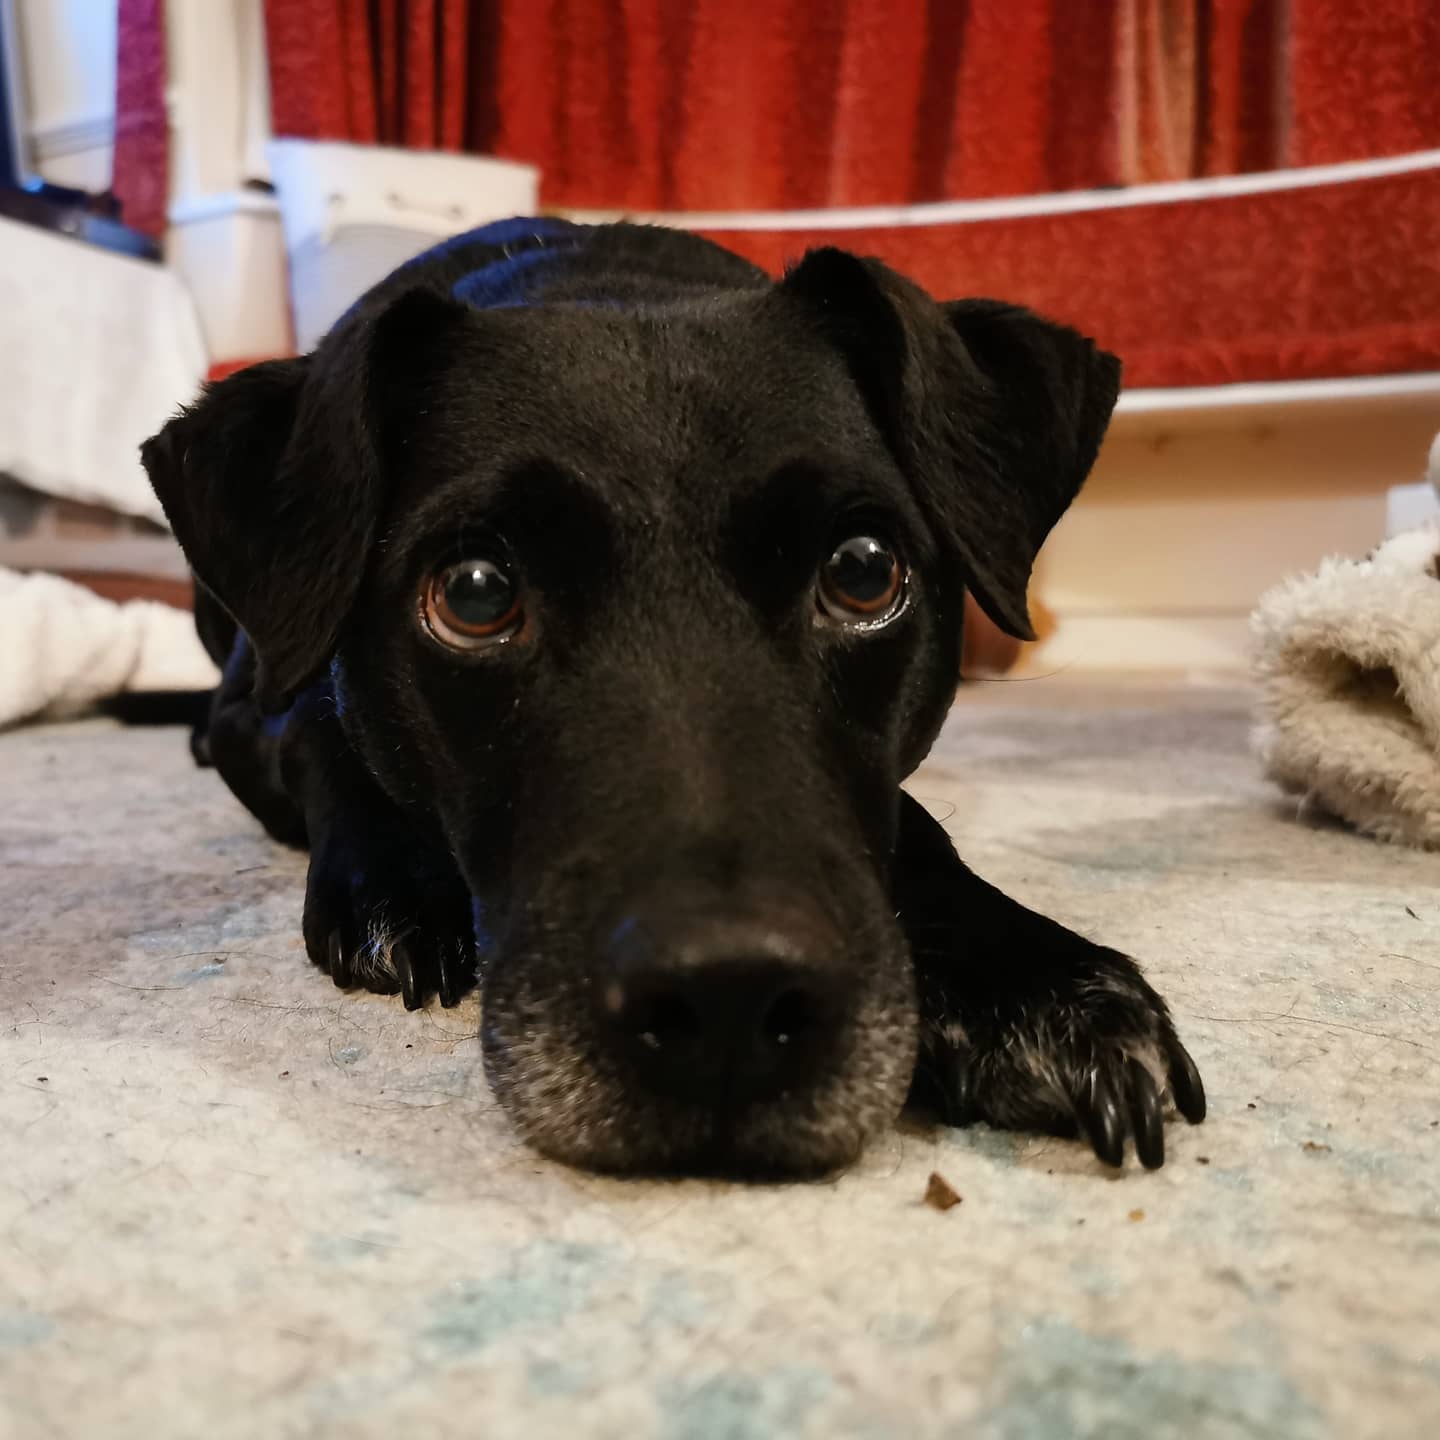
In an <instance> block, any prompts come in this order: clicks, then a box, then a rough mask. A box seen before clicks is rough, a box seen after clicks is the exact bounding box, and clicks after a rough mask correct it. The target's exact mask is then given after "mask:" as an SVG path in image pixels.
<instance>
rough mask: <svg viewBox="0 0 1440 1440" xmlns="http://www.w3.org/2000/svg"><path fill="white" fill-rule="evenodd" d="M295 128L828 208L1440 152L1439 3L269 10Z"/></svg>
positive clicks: (631, 3)
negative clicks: (1431, 148)
mask: <svg viewBox="0 0 1440 1440" xmlns="http://www.w3.org/2000/svg"><path fill="white" fill-rule="evenodd" d="M266 16H267V21H268V27H269V29H268V34H269V41H270V55H271V92H272V96H273V104H274V118H275V128H276V132H277V133H278V134H282V135H298V136H307V137H310V138H317V139H322V138H329V139H351V140H357V141H362V142H366V143H374V142H379V143H383V144H393V145H412V146H418V147H436V146H438V147H446V148H461V149H469V150H475V151H481V152H485V153H492V154H498V155H503V156H508V157H510V158H514V159H520V160H527V161H531V162H533V163H534V164H537V165H539V166H540V167H541V170H542V172H543V175H544V187H545V198H546V201H547V203H549V204H552V205H558V206H582V207H583V206H598V207H603V208H621V209H624V208H632V209H647V210H651V209H659V210H723V209H771V208H787V207H788V208H810V207H816V206H827V205H868V204H886V203H905V202H914V201H926V200H937V199H947V198H956V197H962V196H985V195H1005V194H1017V193H1030V192H1041V191H1052V190H1067V189H1075V188H1092V187H1098V186H1105V185H1116V184H1134V183H1139V182H1144V181H1153V180H1169V179H1180V178H1184V177H1187V176H1193V175H1217V174H1226V173H1233V172H1235V171H1250V170H1258V169H1268V168H1272V167H1274V166H1282V165H1308V164H1316V163H1321V162H1324V161H1331V160H1345V159H1360V158H1364V157H1367V156H1372V155H1383V154H1396V153H1401V152H1404V151H1407V150H1414V149H1421V148H1425V147H1427V146H1432V145H1440V85H1437V84H1436V83H1434V80H1433V75H1432V67H1433V57H1434V56H1435V55H1436V54H1437V53H1440V6H1437V5H1436V4H1435V3H1434V0H1385V3H1384V4H1376V5H1365V4H1359V3H1356V0H1304V3H1296V4H1291V5H1282V4H1280V3H1279V0H1106V3H1103V4H1102V3H1100V0H1033V3H1017V0H954V3H940V0H928V3H924V4H922V3H920V0H910V3H902V4H897V3H895V0H847V3H844V4H840V3H837V0H266Z"/></svg>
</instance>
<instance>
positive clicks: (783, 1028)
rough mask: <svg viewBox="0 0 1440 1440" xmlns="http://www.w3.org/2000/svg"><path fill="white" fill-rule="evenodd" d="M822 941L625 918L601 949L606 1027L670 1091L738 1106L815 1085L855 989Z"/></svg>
mask: <svg viewBox="0 0 1440 1440" xmlns="http://www.w3.org/2000/svg"><path fill="white" fill-rule="evenodd" d="M817 938H818V937H817V936H816V935H814V934H812V933H809V932H805V931H798V932H797V931H796V930H795V929H782V928H778V927H776V926H773V925H766V924H747V923H743V922H730V921H722V922H712V923H709V924H690V925H686V926H683V927H680V928H677V927H674V926H670V925H665V926H658V927H657V926H654V925H647V924H644V923H643V922H641V921H638V920H635V919H631V920H628V921H626V922H624V923H623V924H621V925H620V927H619V928H618V929H617V930H616V931H615V932H614V933H613V934H612V935H611V936H610V939H609V941H608V943H607V945H606V946H605V955H604V963H603V965H602V968H601V972H600V975H599V976H598V984H597V993H596V1001H597V1009H598V1011H599V1021H600V1025H601V1028H602V1031H603V1032H604V1034H605V1036H606V1038H607V1040H608V1042H609V1044H610V1045H611V1047H612V1048H613V1049H614V1050H616V1051H617V1052H618V1053H619V1054H620V1055H621V1056H622V1057H623V1058H624V1059H625V1060H626V1061H627V1062H628V1064H629V1065H630V1066H631V1067H632V1068H633V1070H634V1072H635V1073H637V1074H638V1075H639V1077H640V1078H641V1080H642V1082H643V1083H644V1084H646V1085H647V1086H648V1087H649V1088H650V1089H651V1090H653V1091H655V1092H656V1093H658V1094H660V1095H664V1096H666V1097H669V1098H673V1099H677V1100H683V1101H688V1102H691V1103H694V1104H701V1105H706V1106H710V1107H714V1108H717V1109H726V1110H730V1109H735V1108H738V1107H740V1106H743V1105H747V1104H753V1103H755V1102H758V1101H763V1100H773V1099H776V1098H778V1097H780V1096H781V1095H784V1094H786V1093H788V1092H790V1091H794V1090H801V1089H806V1088H809V1087H811V1086H813V1085H814V1084H815V1083H816V1081H817V1080H818V1079H819V1078H820V1077H821V1076H822V1075H823V1074H824V1073H825V1071H826V1069H827V1068H828V1066H829V1065H830V1063H831V1061H832V1058H833V1056H834V1053H835V1049H836V1042H837V1039H838V1036H839V1033H840V1031H841V1030H842V1028H843V1026H844V1023H845V1021H846V1019H847V1017H848V1013H849V1008H850V1007H849V1000H850V993H851V990H852V988H853V987H852V985H851V984H850V983H849V982H848V981H847V979H846V976H845V975H844V973H843V972H841V971H840V970H839V967H836V966H833V965H828V964H824V963H823V962H822V960H821V958H820V957H819V956H817V955H816V953H815V950H814V948H813V947H814V945H815V943H816V941H817Z"/></svg>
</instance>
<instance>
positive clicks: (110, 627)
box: [0, 568, 216, 727]
mask: <svg viewBox="0 0 1440 1440" xmlns="http://www.w3.org/2000/svg"><path fill="white" fill-rule="evenodd" d="M215 681H216V674H215V667H214V665H212V664H211V663H210V659H209V657H208V656H207V655H206V654H205V651H204V650H203V649H202V648H201V645H200V640H199V637H198V636H197V635H196V634H195V622H194V620H193V618H192V617H191V616H190V615H188V614H187V613H186V612H185V611H183V610H175V609H172V608H171V607H170V606H168V605H157V604H156V603H154V602H153V601H150V600H132V601H130V602H129V603H128V604H125V605H117V604H116V603H115V602H114V601H112V600H106V599H103V598H102V597H101V596H99V595H96V594H94V593H93V592H91V591H89V590H86V589H84V588H83V587H82V586H79V585H73V584H71V583H70V581H68V580H62V579H61V578H60V577H59V576H58V575H20V574H17V573H16V572H15V571H13V570H6V569H4V568H0V727H3V726H6V725H12V724H14V723H16V722H17V721H20V720H26V719H30V718H32V717H35V716H39V715H46V716H50V717H57V716H62V715H73V714H76V713H78V712H79V711H82V710H84V709H86V708H87V707H89V706H91V705H93V704H95V703H96V702H97V701H99V700H105V699H108V698H109V697H110V696H112V695H118V694H120V693H121V692H122V691H126V690H205V689H208V688H209V687H210V686H212V685H214V684H215Z"/></svg>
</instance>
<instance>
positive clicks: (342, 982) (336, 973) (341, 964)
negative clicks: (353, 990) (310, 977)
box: [326, 930, 351, 990]
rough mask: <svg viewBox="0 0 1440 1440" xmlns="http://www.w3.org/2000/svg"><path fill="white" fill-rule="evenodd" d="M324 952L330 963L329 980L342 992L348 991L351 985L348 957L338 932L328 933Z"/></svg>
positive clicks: (342, 939)
mask: <svg viewBox="0 0 1440 1440" xmlns="http://www.w3.org/2000/svg"><path fill="white" fill-rule="evenodd" d="M326 952H327V958H328V959H329V962H330V978H331V979H332V980H333V981H334V982H335V983H336V985H338V986H339V987H340V988H341V989H342V990H348V989H349V988H350V983H351V975H350V957H349V955H348V954H347V953H346V951H345V941H344V938H343V937H342V936H341V934H340V932H339V931H338V930H332V931H331V932H330V939H329V941H328V942H327V944H326Z"/></svg>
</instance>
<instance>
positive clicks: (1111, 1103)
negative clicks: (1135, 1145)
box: [1077, 1070, 1125, 1169]
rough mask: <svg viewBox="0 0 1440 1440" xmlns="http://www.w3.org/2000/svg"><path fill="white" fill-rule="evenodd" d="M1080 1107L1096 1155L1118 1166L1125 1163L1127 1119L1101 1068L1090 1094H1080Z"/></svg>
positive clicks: (1095, 1077)
mask: <svg viewBox="0 0 1440 1440" xmlns="http://www.w3.org/2000/svg"><path fill="white" fill-rule="evenodd" d="M1077 1110H1078V1113H1079V1117H1080V1124H1081V1125H1082V1126H1083V1127H1084V1130H1085V1133H1086V1135H1088V1136H1089V1137H1090V1145H1091V1147H1092V1148H1093V1149H1094V1151H1095V1153H1096V1155H1098V1156H1099V1157H1100V1159H1101V1160H1103V1161H1104V1162H1105V1164H1107V1165H1113V1166H1115V1167H1116V1168H1117V1169H1118V1168H1119V1167H1120V1166H1121V1165H1123V1164H1124V1163H1125V1121H1124V1118H1123V1116H1122V1115H1121V1113H1120V1102H1119V1101H1118V1100H1117V1099H1116V1098H1115V1091H1114V1089H1113V1087H1112V1086H1111V1084H1110V1082H1109V1080H1107V1079H1106V1078H1105V1076H1104V1074H1103V1073H1102V1072H1100V1071H1098V1070H1097V1071H1095V1072H1094V1074H1093V1075H1092V1076H1091V1079H1090V1085H1089V1094H1088V1095H1082V1096H1081V1097H1080V1099H1079V1102H1078V1105H1077Z"/></svg>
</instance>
